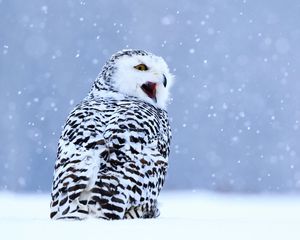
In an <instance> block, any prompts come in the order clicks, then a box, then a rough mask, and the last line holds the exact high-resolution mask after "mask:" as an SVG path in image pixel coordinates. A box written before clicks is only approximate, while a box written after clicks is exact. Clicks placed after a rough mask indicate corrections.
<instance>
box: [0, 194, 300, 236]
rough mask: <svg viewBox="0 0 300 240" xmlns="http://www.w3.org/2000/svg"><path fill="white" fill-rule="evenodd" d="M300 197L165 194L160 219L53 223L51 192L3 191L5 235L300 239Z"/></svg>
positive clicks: (0, 224) (0, 221)
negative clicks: (20, 192) (16, 192)
mask: <svg viewBox="0 0 300 240" xmlns="http://www.w3.org/2000/svg"><path fill="white" fill-rule="evenodd" d="M299 200H300V196H299V195H227V194H213V193H207V192H187V191H184V192H180V191H177V192H164V193H163V194H162V195H161V197H160V203H161V207H160V209H161V216H160V217H159V218H158V219H147V220H125V221H105V220H101V219H89V220H86V221H70V220H69V221H62V220H61V221H52V220H50V219H49V195H42V194H32V195H30V194H26V195H25V194H24V195H23V194H13V193H0V229H1V239H30V240H34V239H46V240H47V239H72V240H75V239H131V240H132V239H140V240H144V239H155V240H158V239H172V240H175V239H203V240H207V239H223V240H225V239H230V240H232V239H243V240H245V239H246V240H247V239H256V240H257V239H272V240H276V239H289V240H292V239H300V228H299V224H300V201H299Z"/></svg>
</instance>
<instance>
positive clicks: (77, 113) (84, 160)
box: [50, 105, 106, 218]
mask: <svg viewBox="0 0 300 240" xmlns="http://www.w3.org/2000/svg"><path fill="white" fill-rule="evenodd" d="M99 114H100V113H99V112H97V113H95V111H94V110H93V109H91V108H89V107H88V106H85V105H79V106H78V107H77V108H76V109H75V110H74V111H73V112H71V114H70V115H69V117H68V120H67V122H66V124H65V126H64V129H63V132H62V135H61V138H60V140H59V144H58V153H57V160H56V163H55V170H54V179H53V184H52V194H51V198H52V200H51V214H50V217H51V218H59V217H64V216H68V217H70V216H72V213H74V216H76V218H77V217H78V214H75V212H78V211H82V214H83V215H84V214H86V213H87V211H88V210H87V209H84V208H83V209H79V204H80V203H79V200H80V199H79V198H78V197H79V196H80V194H81V193H82V192H83V191H88V190H89V189H91V188H92V187H93V186H94V184H95V181H96V178H97V173H98V171H99V169H100V168H105V164H106V163H105V161H104V160H103V159H99V155H100V154H101V152H103V150H105V149H106V147H105V141H104V139H103V137H102V126H103V125H104V124H103V122H101V121H102V119H103V118H102V117H101V116H100V115H99ZM73 201H75V202H74V204H72V202H73ZM79 215H80V214H79ZM70 218H71V217H70Z"/></svg>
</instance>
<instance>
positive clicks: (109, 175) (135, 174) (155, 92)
mask: <svg viewBox="0 0 300 240" xmlns="http://www.w3.org/2000/svg"><path fill="white" fill-rule="evenodd" d="M124 58H125V60H126V61H124ZM131 58H134V61H131V60H132V59H131ZM136 58H137V59H136ZM147 58H150V60H149V61H150V62H151V61H152V60H153V59H151V58H157V57H156V56H154V55H152V54H149V53H147V52H144V51H136V50H126V51H122V52H119V53H117V54H116V55H114V56H113V57H112V58H111V59H110V60H109V61H108V62H107V63H106V65H105V66H104V67H103V70H102V72H101V74H100V75H99V76H98V78H97V79H96V81H95V83H94V85H93V87H92V90H91V92H90V93H89V95H88V97H87V98H85V99H84V100H83V101H82V102H81V103H80V104H79V105H77V106H76V108H75V109H74V110H73V111H72V112H71V113H70V115H69V117H68V119H67V122H66V124H65V126H64V129H63V132H62V135H61V138H60V140H59V145H58V153H57V160H56V164H55V170H54V180H53V186H52V194H51V197H52V200H51V214H50V217H51V218H53V219H64V218H72V219H85V218H87V217H89V216H92V217H97V218H103V219H127V218H152V217H157V216H158V215H159V210H158V208H157V198H158V195H159V193H160V191H161V188H162V186H163V183H164V180H165V176H166V172H167V167H168V156H169V147H170V140H171V129H170V125H169V121H168V116H167V112H166V110H165V109H164V108H163V107H162V106H163V104H164V102H163V101H161V102H159V101H160V100H161V99H157V98H158V97H160V95H159V91H160V90H159V87H162V88H166V86H165V85H166V84H165V81H167V77H166V75H167V76H168V78H169V80H170V79H171V75H170V74H169V72H168V69H167V68H165V69H164V71H165V72H163V73H161V76H158V77H157V79H156V77H153V79H154V80H153V79H152V80H151V81H150V82H149V81H148V79H149V77H148V75H147V76H146V79H147V80H146V81H141V83H140V85H138V83H139V81H140V80H141V79H140V78H136V79H137V80H134V81H132V83H133V84H134V85H135V86H134V87H132V88H131V89H133V90H130V87H127V86H126V87H125V88H126V89H125V90H124V87H122V84H119V81H123V80H126V79H127V77H128V78H130V79H132V78H133V79H135V77H134V75H135V74H137V76H138V75H139V74H138V73H139V72H141V73H142V72H143V71H146V70H139V69H136V68H135V67H136V66H139V67H140V64H144V62H145V61H147ZM141 59H142V60H143V61H142V63H140V62H141ZM128 60H130V61H129V63H128ZM154 60H155V61H156V60H157V59H154ZM158 60H160V59H158ZM122 61H123V62H122ZM120 62H121V64H122V65H124V63H126V64H128V65H127V66H126V67H129V69H131V67H132V68H134V70H132V69H131V70H132V71H133V73H132V74H130V73H129V74H128V75H125V76H124V75H122V74H121V73H122V72H121V73H120V72H119V70H120V68H121V70H122V67H120V65H119V64H120ZM126 64H125V65H126ZM148 65H151V64H149V62H148ZM145 66H147V65H146V64H145ZM147 68H148V69H149V68H150V66H149V67H148V66H147ZM125 69H126V68H125ZM135 69H136V70H135ZM143 69H144V67H143ZM157 72H158V71H157V70H155V72H154V73H157ZM118 74H119V75H118ZM120 74H121V75H120ZM158 74H159V73H158ZM142 75H143V74H142ZM126 76H127V77H126ZM149 76H151V74H150V75H149ZM153 76H156V74H154V75H153ZM128 81H129V82H127V84H131V83H130V81H131V80H128ZM143 84H144V85H143ZM152 84H155V88H153V85H152ZM156 84H157V85H156ZM158 84H161V86H158ZM138 87H139V88H140V89H138V90H139V92H138V93H136V92H135V91H137V90H136V88H138ZM128 88H129V90H128ZM140 90H142V91H140ZM163 90H165V89H162V92H161V93H163ZM130 91H133V92H132V93H131V92H130ZM143 92H144V94H145V97H144V96H143V97H142V98H141V97H140V95H141V94H142V93H143ZM164 97H165V96H164ZM147 98H149V99H147ZM165 99H166V98H165ZM158 104H159V105H158Z"/></svg>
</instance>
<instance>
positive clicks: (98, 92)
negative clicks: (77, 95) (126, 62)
mask: <svg viewBox="0 0 300 240" xmlns="http://www.w3.org/2000/svg"><path fill="white" fill-rule="evenodd" d="M107 92H112V93H117V92H118V91H117V90H116V89H115V88H114V87H113V86H112V85H111V82H110V80H109V79H104V78H103V77H102V75H101V74H100V75H99V76H98V77H97V79H96V80H95V82H94V84H93V86H92V88H91V90H90V92H89V96H90V97H97V96H104V94H105V93H107Z"/></svg>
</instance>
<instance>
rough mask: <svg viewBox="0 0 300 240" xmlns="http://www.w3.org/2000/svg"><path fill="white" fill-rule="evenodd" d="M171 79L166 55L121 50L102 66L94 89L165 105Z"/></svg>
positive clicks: (93, 90) (162, 106) (93, 91)
mask: <svg viewBox="0 0 300 240" xmlns="http://www.w3.org/2000/svg"><path fill="white" fill-rule="evenodd" d="M172 83H173V76H172V74H171V73H170V71H169V68H168V65H167V64H166V62H165V61H164V60H163V58H161V57H158V56H155V55H154V54H152V53H149V52H146V51H142V50H122V51H120V52H117V53H116V54H114V55H113V56H112V57H111V58H110V59H109V60H108V61H107V62H106V64H105V65H104V66H103V69H102V72H101V73H100V75H99V76H98V78H97V79H96V81H95V83H94V86H93V88H92V90H91V93H92V94H94V95H95V93H96V92H97V91H98V92H99V91H101V90H105V91H107V90H108V91H113V92H118V93H120V94H125V95H128V96H133V97H136V98H138V99H141V100H143V101H146V102H149V103H151V104H153V105H154V106H157V107H159V108H162V109H165V108H166V105H167V103H168V100H169V90H170V87H171V85H172ZM96 95H99V94H96Z"/></svg>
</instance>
